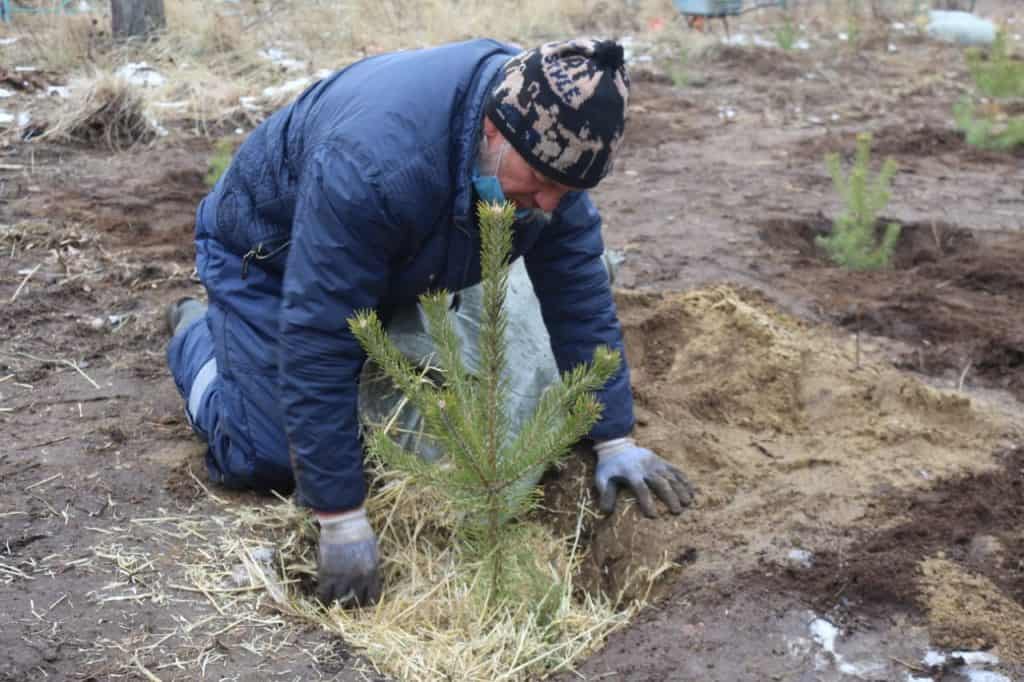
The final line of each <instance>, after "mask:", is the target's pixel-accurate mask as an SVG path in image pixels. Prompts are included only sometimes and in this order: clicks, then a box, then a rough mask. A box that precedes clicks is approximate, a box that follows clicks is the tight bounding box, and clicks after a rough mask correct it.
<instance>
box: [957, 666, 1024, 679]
mask: <svg viewBox="0 0 1024 682" xmlns="http://www.w3.org/2000/svg"><path fill="white" fill-rule="evenodd" d="M961 672H962V673H963V674H964V675H966V676H967V679H968V681H969V682H1013V680H1011V679H1010V678H1009V677H1007V676H1006V675H1001V674H999V673H994V672H990V671H988V670H977V669H975V668H966V669H964V670H962V671H961Z"/></svg>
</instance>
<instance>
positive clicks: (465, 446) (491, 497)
mask: <svg viewBox="0 0 1024 682" xmlns="http://www.w3.org/2000/svg"><path fill="white" fill-rule="evenodd" d="M477 211H478V215H479V223H480V232H481V242H482V244H481V270H482V274H483V306H482V307H483V319H482V320H481V324H480V339H479V343H480V356H481V367H480V370H479V372H478V373H477V374H476V375H473V374H471V373H469V372H468V371H467V369H466V367H465V364H464V362H463V359H462V352H461V348H460V343H459V337H458V336H457V334H456V331H455V326H454V324H453V322H452V319H451V317H450V316H449V304H448V293H447V292H445V291H436V292H431V293H428V294H425V295H424V296H422V297H421V298H420V303H421V305H422V306H423V309H424V311H425V313H426V317H427V326H428V331H429V333H430V336H431V339H432V341H433V343H434V346H435V348H436V351H437V356H436V358H434V362H436V363H437V364H439V365H440V367H441V370H442V373H443V379H444V380H443V384H442V385H434V384H433V383H431V382H428V381H425V380H424V373H423V371H422V370H421V369H420V368H418V367H417V366H416V365H415V364H414V363H413V362H412V361H411V360H409V359H408V358H406V357H405V356H404V355H403V354H402V353H401V351H399V350H398V348H397V347H396V346H395V345H394V343H393V342H392V341H391V339H390V338H389V337H388V335H387V333H386V332H385V330H384V328H383V326H382V325H381V322H380V320H379V318H378V317H377V315H376V314H375V313H374V312H373V311H360V312H358V313H357V314H356V315H355V316H354V317H352V318H351V319H350V320H349V321H348V322H349V326H350V328H351V329H352V332H353V334H354V335H355V336H356V338H357V339H358V340H359V343H360V344H361V345H362V347H363V348H364V349H365V350H366V352H367V354H368V356H369V358H370V360H372V361H373V362H374V363H376V364H377V365H378V366H379V367H380V368H381V369H382V370H383V371H384V373H385V374H386V375H387V376H388V377H390V379H391V380H392V381H393V382H394V383H395V385H396V386H397V387H398V388H399V389H400V390H401V391H402V393H403V394H404V395H405V396H406V398H407V399H408V400H409V402H410V403H411V404H412V405H413V406H414V407H416V408H417V409H418V410H419V411H420V413H421V414H422V415H423V419H424V423H425V427H426V429H425V431H426V435H427V437H428V438H429V439H431V441H432V442H433V443H435V444H437V445H438V446H439V449H440V450H441V451H442V452H443V453H444V455H445V457H444V459H443V460H442V462H439V463H428V462H426V461H423V460H421V459H420V458H419V457H417V456H416V455H415V454H413V453H410V452H407V451H406V450H404V449H402V448H401V447H400V446H399V445H398V444H397V443H396V442H395V441H394V440H392V437H391V435H390V434H389V432H388V431H387V429H386V428H379V429H374V430H372V432H371V433H370V434H369V435H368V437H367V447H368V449H369V450H370V452H371V454H372V455H374V456H377V457H379V458H380V459H381V461H383V462H384V463H385V465H387V466H390V467H393V468H397V469H401V470H404V471H406V472H408V473H410V474H412V475H413V476H415V477H417V478H418V479H420V480H421V481H423V482H426V483H428V484H431V485H434V486H437V489H438V490H440V491H441V492H442V493H443V495H444V496H445V497H446V498H447V499H448V501H449V503H450V504H451V505H453V508H454V510H455V511H456V514H455V517H456V518H458V519H460V521H459V525H458V527H457V528H455V534H456V539H457V541H459V542H460V543H462V545H463V547H464V548H465V549H466V550H468V555H469V557H471V558H472V559H473V560H475V561H477V562H479V566H480V568H481V571H482V572H481V573H480V574H479V575H480V576H481V577H482V578H483V579H482V580H478V581H477V583H478V584H479V585H480V586H481V587H483V588H485V590H486V594H485V599H486V600H487V601H488V602H490V603H492V604H493V603H503V602H505V603H507V600H514V601H516V602H518V601H520V600H524V599H525V600H533V602H534V603H536V605H537V609H538V611H543V609H544V608H545V606H544V603H545V602H546V601H547V597H548V596H549V595H550V594H552V592H553V591H557V590H553V588H556V587H557V585H554V584H553V583H552V579H551V576H550V575H545V572H544V571H543V570H542V569H541V567H539V566H538V564H537V557H536V556H535V555H536V552H532V551H531V547H530V537H531V530H530V527H529V524H523V523H521V522H520V520H521V519H522V518H523V517H524V516H525V515H526V514H527V513H528V512H529V511H530V510H531V509H533V508H534V507H535V505H536V503H537V501H538V500H537V491H536V487H535V486H525V485H522V484H521V482H522V481H523V480H524V479H526V478H528V477H529V476H531V474H536V473H537V472H539V471H541V470H543V469H546V468H547V467H549V466H551V465H553V464H555V463H557V462H558V461H560V460H561V459H562V458H564V457H565V456H566V455H567V454H568V452H569V450H570V448H571V446H572V445H573V444H574V443H575V442H576V441H578V440H579V439H580V438H582V437H583V436H585V435H586V434H587V433H588V432H589V431H590V428H591V427H592V426H593V425H594V423H595V422H596V421H597V420H598V419H599V418H600V415H601V409H602V406H601V404H600V403H599V402H598V400H597V399H596V398H595V396H594V392H595V391H597V390H599V389H600V388H601V387H602V386H604V385H605V383H607V382H608V380H609V379H610V378H611V377H612V376H613V375H614V374H615V372H616V371H617V370H618V367H619V362H620V358H619V353H618V352H617V351H614V350H611V349H609V348H607V347H600V348H598V349H597V351H596V352H595V354H594V359H593V362H592V363H591V364H589V365H580V366H578V367H576V368H575V369H573V370H571V371H568V372H565V373H564V374H563V375H562V378H561V381H560V382H558V383H556V384H555V385H553V386H551V387H550V388H548V390H547V391H546V392H545V393H544V395H543V397H542V398H541V401H540V404H539V405H538V407H537V409H536V412H535V413H534V414H533V415H532V416H531V417H530V418H529V419H528V420H527V421H526V423H525V424H524V425H523V427H522V428H521V429H520V430H519V432H518V433H516V434H513V432H512V430H511V428H510V420H509V417H508V414H507V412H506V410H505V403H506V397H507V381H506V379H505V373H506V357H505V348H506V342H505V333H506V328H507V326H508V319H507V312H506V310H505V296H506V291H507V289H508V276H509V267H510V263H509V253H510V252H511V247H512V224H513V222H514V220H515V218H514V206H513V205H512V204H509V203H505V204H504V205H497V204H486V203H483V202H481V203H480V204H478V206H477ZM534 480H535V479H534ZM545 584H546V585H547V587H544V585H545ZM541 615H543V614H541Z"/></svg>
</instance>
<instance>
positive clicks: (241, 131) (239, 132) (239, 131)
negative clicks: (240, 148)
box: [235, 128, 245, 135]
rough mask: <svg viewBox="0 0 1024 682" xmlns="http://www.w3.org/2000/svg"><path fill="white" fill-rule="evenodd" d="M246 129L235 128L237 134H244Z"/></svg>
mask: <svg viewBox="0 0 1024 682" xmlns="http://www.w3.org/2000/svg"><path fill="white" fill-rule="evenodd" d="M243 133H245V131H244V130H243V129H241V128H235V135H242V134H243Z"/></svg>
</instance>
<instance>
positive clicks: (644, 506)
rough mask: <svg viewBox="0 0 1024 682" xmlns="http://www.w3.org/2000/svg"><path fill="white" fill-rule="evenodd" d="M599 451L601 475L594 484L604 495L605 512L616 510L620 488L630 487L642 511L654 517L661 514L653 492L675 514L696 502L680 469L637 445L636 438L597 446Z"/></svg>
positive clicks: (599, 503) (598, 474)
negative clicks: (622, 486) (655, 503)
mask: <svg viewBox="0 0 1024 682" xmlns="http://www.w3.org/2000/svg"><path fill="white" fill-rule="evenodd" d="M594 450H595V451H596V452H597V472H596V473H595V474H594V482H595V483H596V484H597V492H598V493H599V495H600V500H599V502H598V505H599V506H600V507H601V511H603V512H604V513H606V514H611V513H612V512H613V511H615V498H616V496H617V494H618V488H619V486H620V485H627V486H629V487H630V488H631V489H632V490H633V494H634V495H636V500H637V502H638V503H639V504H640V511H642V512H643V513H644V516H647V517H649V518H654V517H655V516H657V515H658V511H657V509H656V508H655V506H654V499H653V498H652V497H651V490H654V494H655V495H657V496H658V497H659V498H661V501H662V502H664V503H665V504H667V505H668V508H669V510H671V512H672V513H673V514H680V513H682V511H683V507H688V506H690V503H692V502H693V486H691V485H690V482H689V481H688V480H686V476H684V475H683V472H681V471H680V470H679V469H676V468H675V467H674V466H672V465H671V464H669V463H668V462H666V461H665V460H663V459H662V458H661V457H658V456H657V455H656V454H654V453H653V452H651V451H650V450H648V449H647V448H642V447H640V446H639V445H637V444H636V442H635V441H634V440H633V439H632V438H615V439H613V440H606V441H602V442H598V443H596V444H595V445H594Z"/></svg>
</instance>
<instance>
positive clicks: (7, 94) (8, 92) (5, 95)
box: [0, 88, 14, 99]
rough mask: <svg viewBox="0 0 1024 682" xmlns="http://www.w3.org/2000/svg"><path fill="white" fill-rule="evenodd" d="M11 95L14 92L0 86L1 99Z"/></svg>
mask: <svg viewBox="0 0 1024 682" xmlns="http://www.w3.org/2000/svg"><path fill="white" fill-rule="evenodd" d="M13 95H14V93H13V92H11V91H10V90H4V89H3V88H0V99H3V98H4V97H11V96H13Z"/></svg>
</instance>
